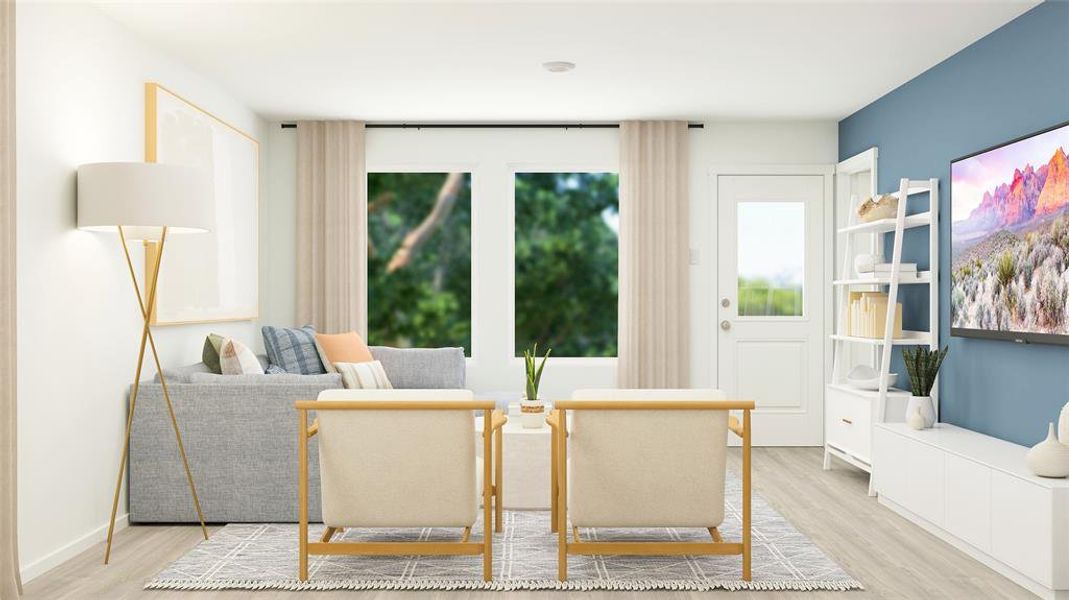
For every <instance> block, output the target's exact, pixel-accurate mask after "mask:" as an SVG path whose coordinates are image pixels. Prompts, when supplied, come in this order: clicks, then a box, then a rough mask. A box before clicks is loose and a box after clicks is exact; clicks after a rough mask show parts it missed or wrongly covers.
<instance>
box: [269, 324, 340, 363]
mask: <svg viewBox="0 0 1069 600" xmlns="http://www.w3.org/2000/svg"><path fill="white" fill-rule="evenodd" d="M261 331H262V332H263V335H264V349H265V350H266V351H267V358H268V360H270V362H271V364H273V365H278V366H280V367H282V368H283V369H285V370H286V372H287V373H299V374H301V375H319V374H321V373H326V372H327V370H326V369H325V368H324V367H323V362H322V361H321V360H319V351H318V350H317V349H316V337H315V335H316V330H315V328H313V327H312V326H311V325H305V326H304V327H301V328H300V329H292V328H289V327H274V326H271V325H264V326H263V328H262V329H261Z"/></svg>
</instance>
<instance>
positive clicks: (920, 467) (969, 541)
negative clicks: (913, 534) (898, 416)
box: [872, 423, 1069, 600]
mask: <svg viewBox="0 0 1069 600" xmlns="http://www.w3.org/2000/svg"><path fill="white" fill-rule="evenodd" d="M1027 451H1028V449H1027V448H1025V447H1023V446H1018V445H1016V444H1012V443H1009V442H1005V441H1002V440H998V439H995V438H992V437H989V436H986V435H983V434H980V433H976V432H974V431H969V430H967V429H962V428H960V427H955V426H953V425H948V424H945V423H940V424H937V425H936V426H935V427H934V428H933V429H927V430H921V431H915V430H913V429H910V428H909V427H907V426H906V425H905V424H903V423H879V424H877V425H876V426H875V428H874V437H873V456H872V458H873V470H874V477H875V481H874V486H875V490H876V493H877V494H878V495H879V501H880V504H883V505H884V506H887V507H888V508H890V509H892V510H894V511H895V512H897V513H898V514H900V515H902V516H903V517H905V518H907V519H909V520H911V521H913V522H914V523H917V524H918V525H920V526H921V527H923V528H924V529H926V530H928V531H929V532H931V533H932V534H934V535H936V536H937V537H939V538H941V539H943V540H944V541H946V542H948V543H949V544H951V545H953V546H955V547H956V548H958V549H960V550H962V551H963V552H965V553H966V554H969V555H970V556H972V557H973V558H975V559H977V560H979V561H980V562H982V563H984V564H985V565H987V566H989V567H991V568H992V569H994V570H996V571H998V572H999V573H1001V574H1003V575H1005V576H1006V577H1008V578H1010V579H1012V580H1013V581H1014V582H1016V583H1017V584H1019V585H1021V586H1023V587H1025V588H1027V589H1028V590H1030V591H1032V592H1033V593H1035V594H1036V595H1038V596H1040V597H1043V598H1047V599H1050V600H1069V480H1066V479H1045V478H1042V477H1037V476H1035V475H1032V474H1031V473H1030V472H1029V471H1028V470H1027V468H1026V467H1025V459H1024V457H1025V453H1026V452H1027Z"/></svg>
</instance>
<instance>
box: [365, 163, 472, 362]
mask: <svg viewBox="0 0 1069 600" xmlns="http://www.w3.org/2000/svg"><path fill="white" fill-rule="evenodd" d="M367 183H368V190H367V191H368V207H367V211H368V237H369V238H370V239H369V242H368V319H367V320H368V343H370V344H372V345H382V346H396V347H400V348H411V347H440V346H463V347H464V353H465V355H466V356H471V174H470V173H369V174H368V180H367Z"/></svg>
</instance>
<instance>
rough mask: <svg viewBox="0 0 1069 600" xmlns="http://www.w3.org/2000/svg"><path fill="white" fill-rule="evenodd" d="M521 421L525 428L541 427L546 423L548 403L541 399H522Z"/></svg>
mask: <svg viewBox="0 0 1069 600" xmlns="http://www.w3.org/2000/svg"><path fill="white" fill-rule="evenodd" d="M520 422H521V423H523V428H524V429H539V428H541V427H545V425H546V405H545V404H543V403H542V401H541V400H528V399H526V398H524V399H523V400H521V401H520Z"/></svg>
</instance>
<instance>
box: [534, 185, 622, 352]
mask: <svg viewBox="0 0 1069 600" xmlns="http://www.w3.org/2000/svg"><path fill="white" fill-rule="evenodd" d="M618 179H619V178H618V176H617V175H616V174H615V173H517V174H516V183H515V185H516V188H515V192H516V291H515V294H516V296H515V298H516V312H515V315H516V341H515V346H516V347H515V352H516V356H522V354H523V350H524V349H525V348H529V347H531V346H532V345H533V344H534V343H536V342H537V343H539V344H540V345H542V346H543V347H552V348H553V355H554V356H616V348H617V342H616V316H617V306H616V302H617V294H618V282H617V264H618V248H619V243H618V233H617V229H618V226H617V223H618V220H619V206H620V204H619V196H618V189H617V188H618Z"/></svg>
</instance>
